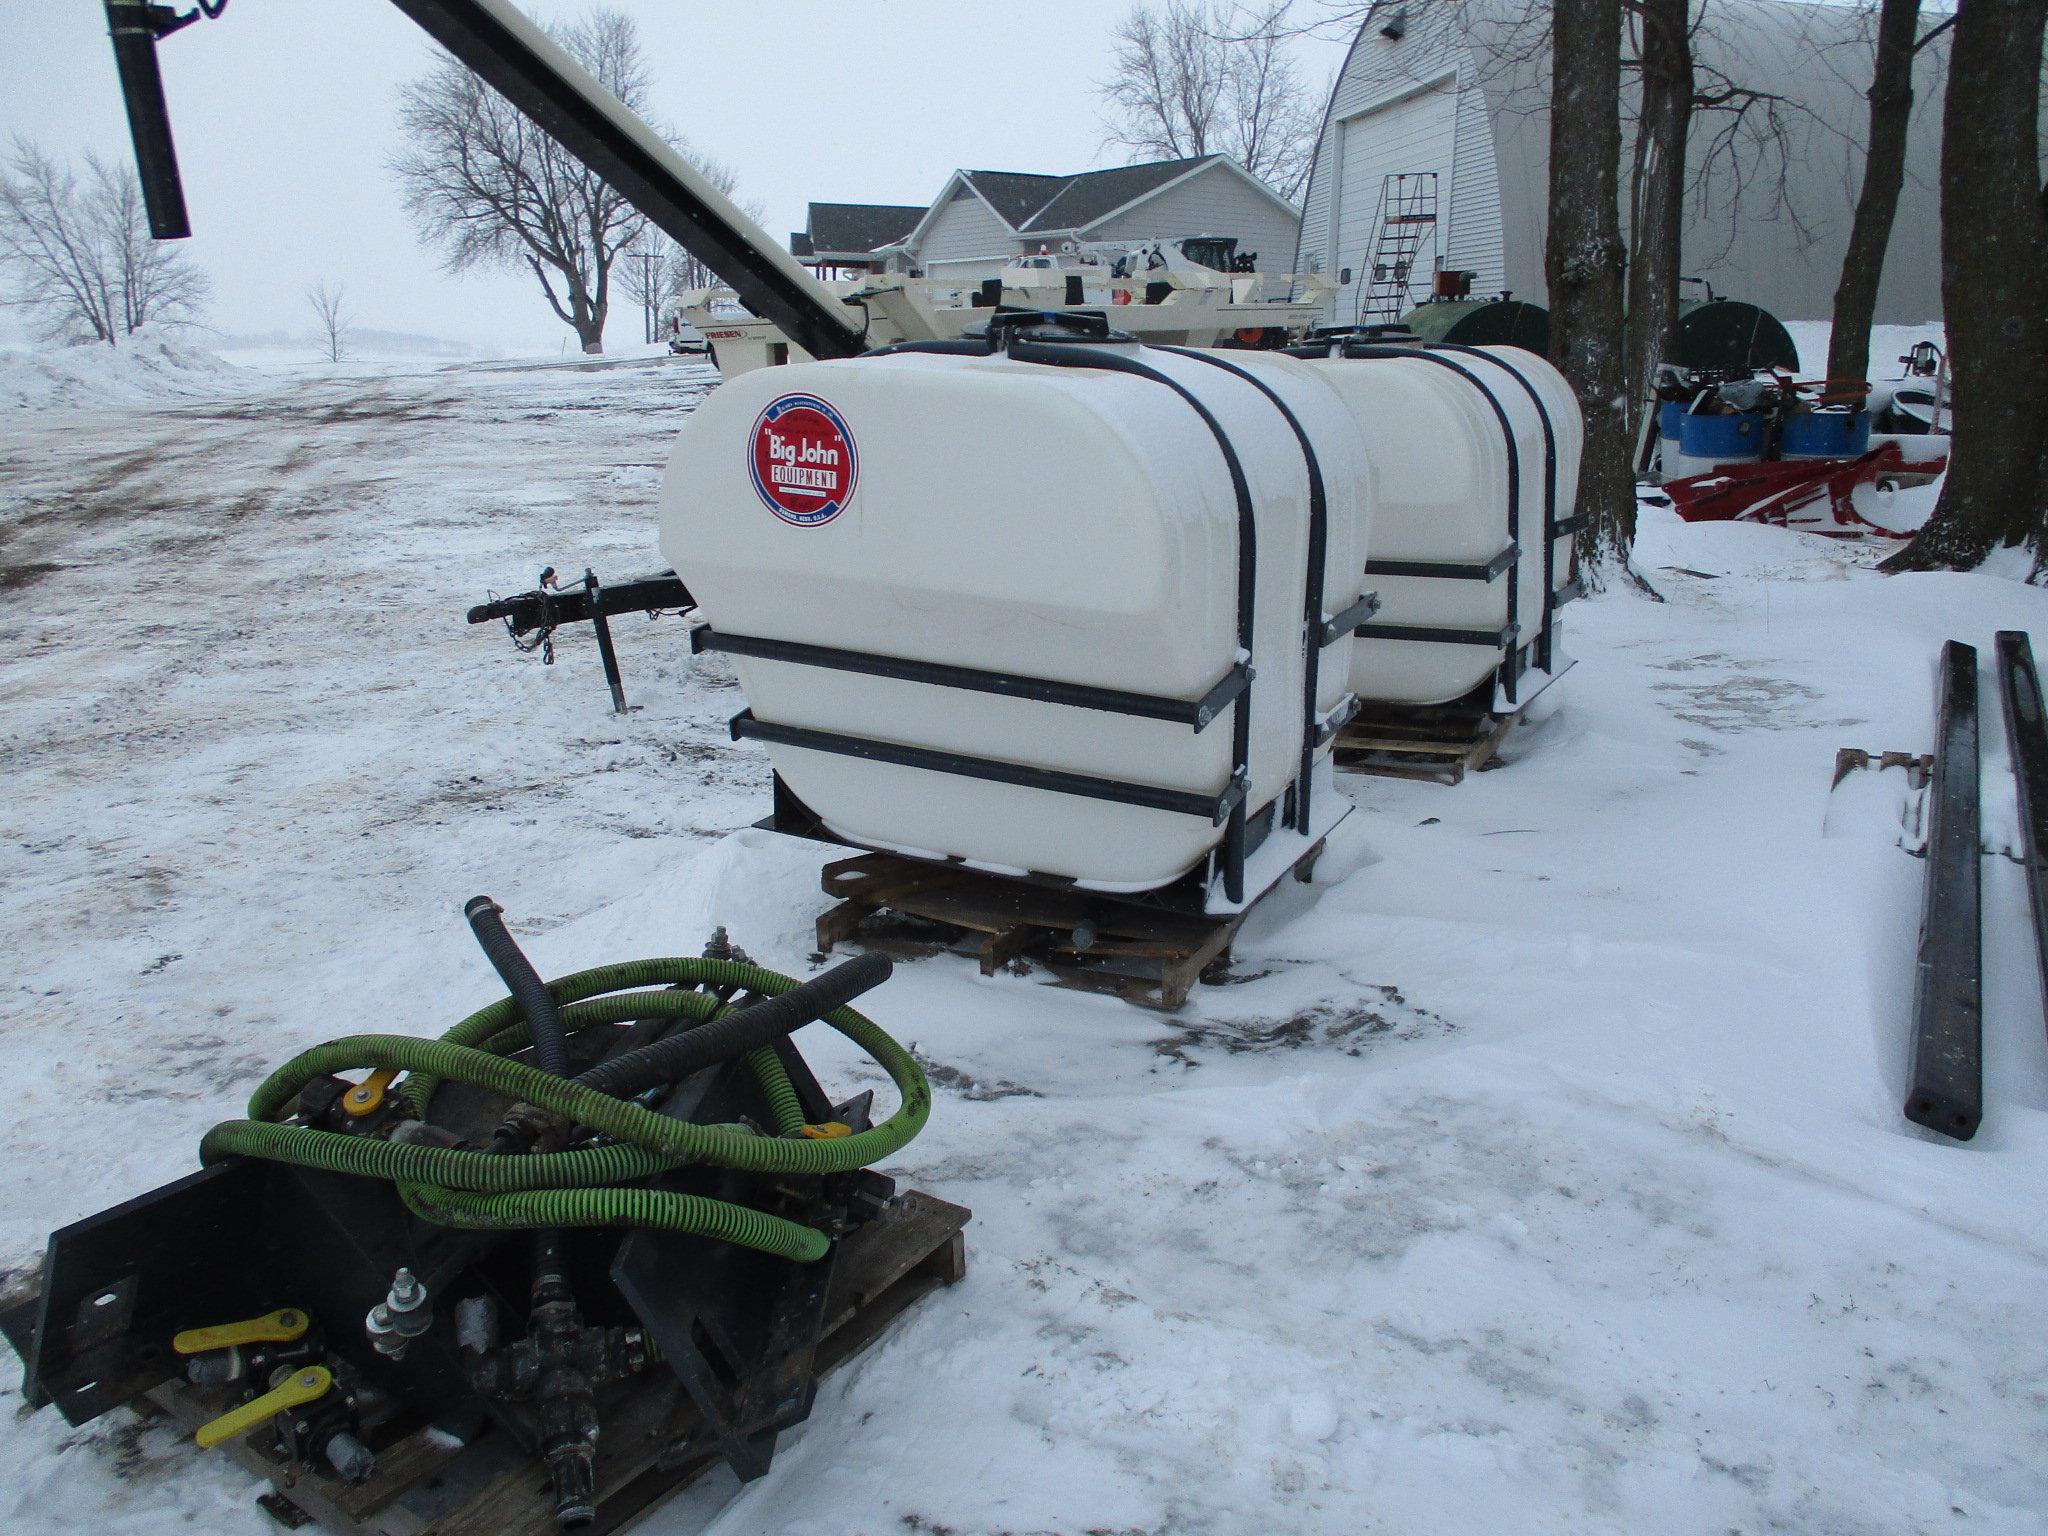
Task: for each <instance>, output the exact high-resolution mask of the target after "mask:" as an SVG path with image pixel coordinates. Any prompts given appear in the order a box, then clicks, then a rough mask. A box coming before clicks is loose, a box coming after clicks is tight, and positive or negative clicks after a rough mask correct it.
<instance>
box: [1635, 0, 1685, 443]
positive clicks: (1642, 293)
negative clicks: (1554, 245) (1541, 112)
mask: <svg viewBox="0 0 2048 1536" xmlns="http://www.w3.org/2000/svg"><path fill="white" fill-rule="evenodd" d="M1688 9H1689V4H1688V0H1642V7H1641V14H1642V19H1643V46H1642V78H1643V105H1642V114H1641V121H1640V122H1639V123H1638V124H1637V126H1636V144H1635V166H1634V174H1633V177H1632V180H1633V186H1632V189H1631V190H1632V194H1633V195H1632V198H1631V205H1632V207H1633V208H1634V217H1633V219H1632V220H1631V221H1630V224H1629V241H1630V244H1631V246H1632V249H1631V250H1630V252H1629V266H1628V336H1629V379H1628V398H1629V408H1630V413H1631V416H1632V417H1634V413H1635V412H1638V411H1640V410H1642V409H1643V402H1644V401H1645V399H1647V398H1648V396H1649V393H1650V389H1651V386H1652V385H1653V384H1654V383H1655V381H1656V374H1657V365H1658V364H1659V363H1667V362H1673V361H1675V360H1676V359H1677V356H1678V278H1679V264H1680V261H1681V260H1682V256H1681V248H1680V237H1681V235H1682V233H1683V231H1684V228H1685V151H1686V131H1687V129H1688V128H1689V127H1690V126H1691V122H1692V98H1693V75H1692V39H1691V36H1690V35H1689V28H1688V16H1687V11H1688ZM1641 425H1642V423H1641V420H1640V418H1636V419H1632V421H1631V423H1630V439H1631V441H1633V439H1634V436H1635V433H1636V432H1637V431H1638V430H1640V428H1641Z"/></svg>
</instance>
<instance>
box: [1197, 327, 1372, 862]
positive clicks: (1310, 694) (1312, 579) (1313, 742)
mask: <svg viewBox="0 0 2048 1536" xmlns="http://www.w3.org/2000/svg"><path fill="white" fill-rule="evenodd" d="M1159 350H1160V351H1162V352H1173V353H1176V354H1178V355H1179V356H1181V357H1191V358H1193V359H1194V360H1195V361H1196V362H1198V363H1207V364H1209V365H1210V366H1211V367H1214V368H1221V369H1222V370H1223V371H1224V372H1225V373H1234V374H1236V375H1237V376H1238V377H1239V378H1240V379H1243V380H1244V381H1245V382H1246V383H1247V384H1249V385H1251V386H1252V388H1254V389H1256V390H1257V391H1258V392H1259V393H1260V394H1262V395H1264V396H1265V397H1266V398H1267V399H1268V400H1270V401H1272V402H1273V409H1275V410H1276V411H1278V412H1279V413H1280V414H1281V416H1282V417H1283V418H1285V420H1286V422H1287V425H1288V428H1289V429H1290V430H1291V431H1292V432H1293V433H1294V440H1295V442H1297V443H1299V444H1300V445H1301V457H1302V462H1303V464H1304V465H1306V466H1307V469H1308V571H1307V576H1306V581H1305V588H1306V590H1305V592H1304V595H1303V599H1302V643H1301V651H1302V683H1301V774H1300V777H1299V778H1298V779H1297V780H1296V782H1295V788H1294V826H1295V830H1296V831H1298V832H1300V833H1301V835H1302V836H1304V837H1306V836H1308V828H1309V810H1310V806H1309V790H1310V782H1311V779H1312V778H1313V776H1314V769H1315V765H1316V752H1317V751H1318V750H1319V749H1320V748H1321V747H1322V745H1323V744H1324V742H1326V741H1327V740H1328V739H1329V738H1328V737H1327V736H1325V735H1323V734H1321V730H1322V721H1321V719H1320V713H1319V711H1318V710H1317V708H1316V695H1317V694H1318V693H1319V692H1320V691H1321V684H1322V661H1323V651H1324V649H1325V647H1327V646H1331V645H1334V644H1336V642H1337V639H1338V637H1339V636H1341V635H1344V634H1346V633H1348V632H1349V631H1350V630H1352V629H1354V628H1356V627H1357V626H1358V625H1360V624H1362V623H1364V622H1365V621H1366V620H1367V619H1368V618H1370V617H1372V615H1373V613H1374V612H1376V611H1377V610H1378V608H1379V598H1378V597H1377V596H1376V595H1375V594H1373V593H1370V592H1361V593H1360V594H1359V595H1358V600H1357V601H1356V602H1354V603H1352V604H1350V606H1348V607H1347V608H1345V610H1344V611H1343V612H1342V613H1339V614H1336V615H1334V616H1333V615H1330V614H1326V613H1324V612H1323V586H1324V581H1325V578H1326V577H1327V575H1328V572H1329V553H1330V498H1329V487H1328V485H1327V483H1326V482H1325V481H1324V479H1323V466H1322V463H1321V461H1320V460H1318V459H1317V458H1316V450H1315V444H1313V443H1312V442H1310V441H1309V436H1308V429H1307V428H1305V427H1303V426H1302V424H1301V418H1300V417H1298V416H1296V415H1295V414H1294V412H1293V410H1292V409H1291V408H1290V407H1289V406H1288V404H1287V402H1286V401H1284V400H1282V399H1281V398H1280V396H1279V394H1278V392H1276V391H1275V390H1274V389H1273V387H1272V386H1271V385H1269V384H1268V383H1266V381H1265V380H1264V379H1261V378H1260V377H1259V376H1258V375H1257V374H1256V373H1255V372H1253V370H1251V369H1249V368H1246V367H1244V366H1243V365H1242V364H1240V363H1237V362H1233V361H1232V360H1231V359H1229V358H1227V357H1224V356H1223V355H1221V354H1220V353H1216V352H1205V351H1200V350H1197V349H1196V348H1194V347H1161V348H1160V349H1159ZM1346 702H1347V701H1346V700H1340V701H1339V702H1338V705H1337V708H1336V710H1334V711H1333V712H1332V713H1333V714H1336V713H1342V712H1343V710H1344V708H1345V704H1346Z"/></svg>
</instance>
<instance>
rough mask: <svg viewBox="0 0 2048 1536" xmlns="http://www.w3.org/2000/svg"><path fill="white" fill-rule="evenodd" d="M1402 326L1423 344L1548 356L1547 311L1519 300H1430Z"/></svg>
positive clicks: (1408, 316)
mask: <svg viewBox="0 0 2048 1536" xmlns="http://www.w3.org/2000/svg"><path fill="white" fill-rule="evenodd" d="M1401 323H1402V324H1403V325H1405V326H1407V327H1408V329H1409V330H1411V331H1413V332H1414V333H1415V334H1416V335H1417V336H1419V337H1421V338H1422V339H1423V340H1424V341H1447V342H1452V343H1455V344H1456V345H1458V346H1461V347H1520V348H1522V349H1523V350H1524V351H1526V352H1534V353H1535V354H1536V355H1537V356H1538V357H1548V356H1549V355H1550V311H1549V310H1547V309H1545V308H1544V307H1543V306H1542V305H1541V304H1529V303H1525V302H1524V301H1523V300H1521V299H1510V298H1505V297H1502V298H1497V299H1432V300H1430V301H1429V302H1428V303H1426V304H1418V305H1416V306H1415V307H1414V308H1413V309H1411V310H1409V311H1408V313H1407V314H1405V315H1403V316H1402V317H1401Z"/></svg>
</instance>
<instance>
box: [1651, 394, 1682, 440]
mask: <svg viewBox="0 0 2048 1536" xmlns="http://www.w3.org/2000/svg"><path fill="white" fill-rule="evenodd" d="M1684 421H1685V402H1684V401H1683V400H1666V401H1663V402H1661V403H1660V404H1659V405H1658V407H1657V435H1658V436H1659V437H1662V438H1666V439H1668V440H1670V441H1671V442H1674V443H1675V442H1677V441H1678V431H1679V427H1680V426H1681V425H1682V424H1683V423H1684Z"/></svg>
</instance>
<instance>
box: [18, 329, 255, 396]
mask: <svg viewBox="0 0 2048 1536" xmlns="http://www.w3.org/2000/svg"><path fill="white" fill-rule="evenodd" d="M256 382H257V381H256V380H254V379H253V378H251V376H250V375H249V374H248V372H247V371H246V370H244V369H241V368H236V367H234V366H233V365H232V364H230V363H226V362H223V361H222V360H221V359H220V358H218V357H215V356H214V355H213V354H212V353H211V352H207V351H204V350H202V349H201V348H198V347H195V346H191V345H189V344H188V343H186V342H182V341H174V340H172V339H171V338H170V337H169V336H166V335H164V334H163V333H162V332H161V331H158V330H156V329H155V328H154V327H148V326H146V327H144V328H143V329H142V330H140V331H137V332H136V333H135V334H134V335H133V336H130V337H128V338H127V339H126V340H125V341H123V342H122V343H121V345H120V346H118V347H109V346H105V345H102V344H99V343H93V344H91V345H88V346H76V347H54V348H32V347H0V410H13V411H35V410H52V409H75V408H78V407H82V406H83V407H90V406H104V405H146V404H149V403H151V402H153V401H157V400H166V399H180V398H185V399H189V398H192V397H195V396H219V395H225V394H237V393H240V392H242V391H243V390H245V389H249V388H253V387H255V385H256Z"/></svg>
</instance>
